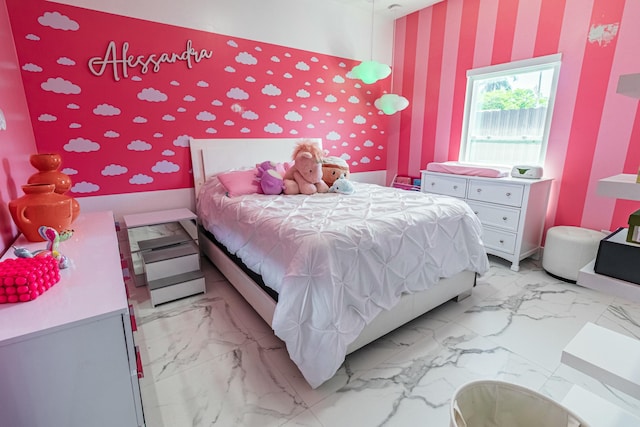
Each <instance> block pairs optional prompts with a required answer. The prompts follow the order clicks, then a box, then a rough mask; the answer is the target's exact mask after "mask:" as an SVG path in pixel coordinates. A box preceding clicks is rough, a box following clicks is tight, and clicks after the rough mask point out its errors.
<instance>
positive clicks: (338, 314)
mask: <svg viewBox="0 0 640 427" xmlns="http://www.w3.org/2000/svg"><path fill="white" fill-rule="evenodd" d="M354 186H355V190H356V191H355V193H354V194H351V195H341V194H336V193H327V194H316V195H312V196H305V195H296V196H285V195H281V196H266V195H261V194H254V195H247V196H239V197H227V196H226V195H225V193H224V187H222V185H221V184H220V183H219V181H218V180H217V179H216V178H211V179H209V180H208V181H207V182H206V183H205V184H204V185H203V187H202V189H201V192H200V194H199V196H198V203H197V212H198V217H199V218H200V220H201V223H202V225H203V226H204V227H205V228H206V229H207V230H209V231H210V232H211V233H212V234H213V235H214V236H216V238H217V239H218V240H219V241H220V242H221V243H222V244H223V245H224V246H225V247H226V248H227V249H228V250H229V252H231V253H233V254H235V255H237V256H238V257H240V258H241V259H242V260H243V261H244V263H245V264H246V265H247V267H249V268H250V269H251V270H253V271H254V272H256V273H258V274H260V275H261V276H262V278H263V280H264V282H265V284H266V285H267V286H269V287H271V288H272V289H274V290H275V291H276V292H278V294H279V295H278V303H277V305H276V310H275V313H274V317H273V324H272V325H271V326H272V327H273V330H274V332H275V334H276V335H277V336H278V337H280V339H282V340H283V341H284V342H285V343H286V346H287V350H288V352H289V355H290V357H291V359H292V360H293V361H294V362H295V363H296V364H297V365H298V367H299V368H300V371H301V372H302V374H303V375H304V377H305V379H306V380H307V381H308V382H309V384H310V385H311V386H312V387H314V388H316V387H318V386H319V385H320V384H322V383H323V382H324V381H326V380H327V379H329V378H331V377H332V376H333V375H334V374H335V372H336V371H337V370H338V368H339V367H340V365H341V364H342V362H343V361H344V357H345V355H346V349H347V346H348V345H349V344H350V343H351V342H352V341H354V340H355V339H356V337H357V336H358V335H359V334H360V332H361V331H362V329H363V328H364V326H365V325H366V324H367V323H368V322H370V321H371V320H372V319H373V318H374V317H375V316H376V315H377V314H378V313H379V312H380V311H381V310H384V309H389V308H391V307H393V306H394V305H395V304H396V303H397V302H398V300H399V299H400V296H401V295H402V294H403V293H405V292H410V293H411V292H418V291H422V290H425V289H427V288H429V287H431V286H433V285H434V284H435V283H436V282H437V281H438V280H439V278H441V277H449V276H453V275H455V274H457V273H459V272H460V271H462V270H465V269H467V270H472V271H476V272H478V273H480V274H484V273H485V272H486V271H487V270H488V268H489V262H488V259H487V255H486V252H485V250H484V247H483V245H482V241H481V233H482V227H481V225H480V222H479V220H478V219H477V217H476V216H475V215H474V213H473V212H472V211H471V209H470V208H469V207H468V206H467V204H466V203H464V202H463V201H461V200H458V199H455V198H451V197H447V196H438V195H432V194H425V193H419V192H415V191H406V190H399V189H395V188H389V187H382V186H378V185H372V184H363V183H354Z"/></svg>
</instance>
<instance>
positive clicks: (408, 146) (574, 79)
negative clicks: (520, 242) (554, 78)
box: [388, 0, 640, 230]
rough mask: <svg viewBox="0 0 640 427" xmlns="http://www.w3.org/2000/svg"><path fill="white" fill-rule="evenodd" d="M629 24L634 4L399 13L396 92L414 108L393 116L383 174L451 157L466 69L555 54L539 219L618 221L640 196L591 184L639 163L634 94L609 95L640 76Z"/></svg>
mask: <svg viewBox="0 0 640 427" xmlns="http://www.w3.org/2000/svg"><path fill="white" fill-rule="evenodd" d="M638 22H640V3H639V2H638V1H636V0H626V1H625V0H526V1H525V0H520V1H518V0H464V1H463V0H446V1H444V2H441V3H438V4H436V5H435V6H433V7H430V8H427V9H423V10H421V11H418V12H416V13H414V14H411V15H408V16H406V17H404V18H402V19H400V20H398V21H397V24H396V45H395V47H396V51H395V56H394V81H393V92H394V93H401V94H403V96H405V97H407V98H408V99H409V100H410V102H411V104H410V106H409V108H407V109H406V110H405V111H403V112H402V113H401V114H400V117H399V119H397V120H394V121H392V122H391V126H392V127H391V129H390V132H389V135H391V140H390V151H389V158H388V160H389V169H390V174H389V176H393V175H394V174H395V173H398V174H408V175H418V174H419V171H420V169H422V168H424V167H425V165H426V164H427V163H428V162H430V161H445V160H457V158H458V152H459V149H460V137H461V133H462V120H463V111H464V97H465V89H466V72H467V70H468V69H471V68H477V67H484V66H488V65H493V64H499V63H504V62H509V61H514V60H520V59H526V58H532V57H536V56H543V55H549V54H553V53H557V52H560V53H562V55H563V57H562V66H561V70H560V80H559V86H558V93H557V98H556V105H555V109H554V118H553V122H552V126H551V133H550V139H549V147H548V150H547V157H546V161H545V175H547V176H550V177H553V178H554V184H553V189H552V195H551V203H550V207H549V211H548V217H547V227H550V226H553V225H578V226H583V227H588V228H593V229H606V230H612V229H615V228H616V227H618V226H626V224H627V217H628V215H629V213H630V212H632V211H635V210H637V209H639V208H640V203H638V202H630V201H622V200H620V201H617V200H615V199H614V198H609V197H603V196H599V195H597V194H596V187H597V182H598V180H599V179H600V178H603V177H606V176H610V175H615V174H619V173H634V174H635V173H636V172H637V171H638V167H640V112H639V111H638V110H639V109H638V100H636V99H632V98H629V97H626V96H623V95H620V94H617V93H616V85H617V80H618V76H619V75H620V74H627V73H637V72H640V55H638V52H637V45H638V43H639V42H640V26H639V25H638ZM399 74H401V75H399ZM394 136H396V140H395V141H394V140H393V138H394ZM394 147H397V149H398V155H397V163H394V162H393V156H392V155H391V153H392V152H393V148H394ZM418 159H419V161H418Z"/></svg>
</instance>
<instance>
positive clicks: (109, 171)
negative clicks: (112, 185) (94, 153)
mask: <svg viewBox="0 0 640 427" xmlns="http://www.w3.org/2000/svg"><path fill="white" fill-rule="evenodd" d="M128 171H129V169H127V168H126V167H124V166H121V165H114V164H110V165H107V166H105V167H104V169H102V172H100V173H101V174H102V175H103V176H117V175H122V174H125V173H127V172H128Z"/></svg>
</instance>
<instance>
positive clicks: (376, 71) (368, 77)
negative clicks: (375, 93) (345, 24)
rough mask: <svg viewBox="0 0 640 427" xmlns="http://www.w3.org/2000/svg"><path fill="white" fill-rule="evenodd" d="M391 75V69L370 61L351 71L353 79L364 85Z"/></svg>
mask: <svg viewBox="0 0 640 427" xmlns="http://www.w3.org/2000/svg"><path fill="white" fill-rule="evenodd" d="M370 1H371V56H372V57H373V28H374V24H375V22H374V18H375V7H376V2H375V0H370ZM389 75H391V67H390V66H388V65H387V64H383V63H380V62H378V61H374V60H373V59H371V60H370V61H362V62H361V63H360V64H358V65H356V66H355V67H353V68H352V69H351V76H352V77H353V78H356V79H359V80H362V82H363V83H365V84H372V83H375V82H377V81H378V80H382V79H385V78H387V77H389Z"/></svg>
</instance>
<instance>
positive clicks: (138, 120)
mask: <svg viewBox="0 0 640 427" xmlns="http://www.w3.org/2000/svg"><path fill="white" fill-rule="evenodd" d="M132 121H133V123H147V119H145V118H144V117H142V116H136V117H134V118H133V120H132Z"/></svg>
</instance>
